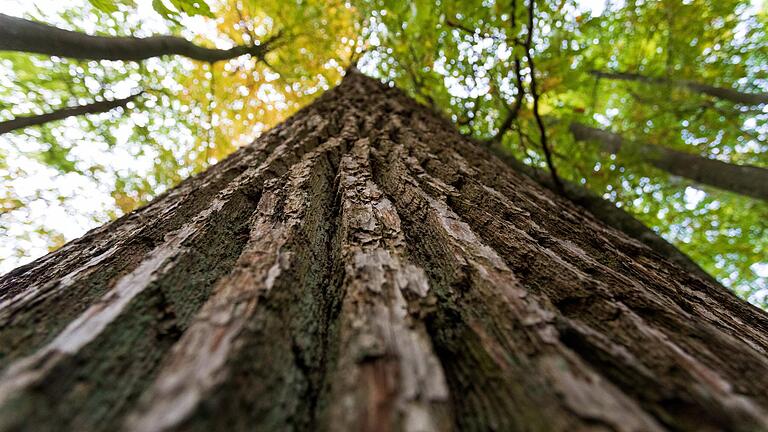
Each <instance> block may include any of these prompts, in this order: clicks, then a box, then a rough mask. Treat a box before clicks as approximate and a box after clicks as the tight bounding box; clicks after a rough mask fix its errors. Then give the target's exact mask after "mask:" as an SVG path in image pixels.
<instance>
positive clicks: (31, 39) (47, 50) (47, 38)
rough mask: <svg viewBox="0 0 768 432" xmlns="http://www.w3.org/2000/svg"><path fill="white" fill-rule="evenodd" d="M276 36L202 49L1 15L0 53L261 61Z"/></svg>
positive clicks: (174, 40)
mask: <svg viewBox="0 0 768 432" xmlns="http://www.w3.org/2000/svg"><path fill="white" fill-rule="evenodd" d="M276 40H277V36H275V37H273V38H270V39H268V40H267V41H266V42H264V43H262V44H260V45H255V46H244V45H243V46H236V47H233V48H230V49H215V48H205V47H201V46H199V45H195V44H193V43H192V42H190V41H188V40H186V39H184V38H180V37H176V36H150V37H146V38H137V37H110V36H92V35H87V34H84V33H78V32H74V31H70V30H64V29H60V28H57V27H53V26H49V25H47V24H42V23H37V22H34V21H29V20H25V19H23V18H16V17H12V16H9V15H5V14H1V13H0V51H3V50H5V51H22V52H29V53H36V54H46V55H52V56H58V57H71V58H77V59H86V60H125V61H138V60H145V59H148V58H152V57H159V56H164V55H181V56H185V57H189V58H191V59H195V60H200V61H205V62H209V63H214V62H217V61H220V60H228V59H233V58H236V57H240V56H242V55H245V54H250V55H252V56H254V57H256V58H257V59H262V58H263V57H264V55H266V53H267V52H269V50H270V48H271V47H270V45H271V44H274V42H275V41H276Z"/></svg>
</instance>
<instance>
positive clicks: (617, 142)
mask: <svg viewBox="0 0 768 432" xmlns="http://www.w3.org/2000/svg"><path fill="white" fill-rule="evenodd" d="M569 128H570V131H571V133H572V134H573V136H574V137H575V138H576V139H577V140H579V141H595V142H597V143H599V144H600V145H601V146H602V148H603V150H604V151H606V152H609V153H614V154H618V153H619V152H620V151H622V150H624V152H625V153H632V154H633V155H634V156H636V157H637V158H638V159H639V160H641V161H643V162H646V163H649V164H651V165H653V166H655V167H656V168H658V169H660V170H663V171H666V172H668V173H670V174H672V175H676V176H680V177H685V178H687V179H689V180H692V181H694V182H696V183H700V184H703V185H707V186H713V187H716V188H718V189H723V190H727V191H731V192H735V193H737V194H741V195H746V196H750V197H753V198H759V199H764V200H768V169H765V168H760V167H756V166H751V165H734V164H729V163H726V162H722V161H719V160H715V159H708V158H704V157H701V156H697V155H694V154H690V153H685V152H681V151H677V150H672V149H670V148H666V147H663V146H659V145H655V144H648V143H641V142H634V141H628V140H625V139H624V138H623V137H622V136H621V135H619V134H616V133H613V132H609V131H606V130H603V129H598V128H593V127H590V126H587V125H584V124H581V123H576V122H574V123H571V124H570V126H569Z"/></svg>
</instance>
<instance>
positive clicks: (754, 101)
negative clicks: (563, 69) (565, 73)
mask: <svg viewBox="0 0 768 432" xmlns="http://www.w3.org/2000/svg"><path fill="white" fill-rule="evenodd" d="M590 74H592V75H594V76H596V77H598V78H607V79H612V80H619V81H636V82H642V83H647V84H667V85H671V86H675V87H683V88H687V89H689V90H692V91H695V92H698V93H703V94H706V95H709V96H713V97H716V98H718V99H724V100H728V101H731V102H735V103H738V104H743V105H759V104H764V103H768V93H744V92H740V91H737V90H733V89H729V88H723V87H716V86H711V85H708V84H702V83H699V82H695V81H688V80H672V79H667V78H656V77H649V76H645V75H640V74H636V73H630V72H611V71H609V72H606V71H598V70H592V71H590Z"/></svg>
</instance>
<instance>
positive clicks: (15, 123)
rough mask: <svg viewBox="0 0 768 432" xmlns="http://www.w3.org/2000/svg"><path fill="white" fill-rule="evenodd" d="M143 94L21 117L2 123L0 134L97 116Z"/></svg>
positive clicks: (124, 104)
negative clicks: (90, 115)
mask: <svg viewBox="0 0 768 432" xmlns="http://www.w3.org/2000/svg"><path fill="white" fill-rule="evenodd" d="M142 93H143V92H139V93H136V94H134V95H131V96H128V97H127V98H123V99H114V100H105V101H100V102H93V103H89V104H85V105H78V106H73V107H67V108H62V109H58V110H56V111H52V112H49V113H45V114H40V115H32V116H19V117H16V118H14V119H13V120H7V121H4V122H0V134H4V133H6V132H10V131H13V130H17V129H22V128H25V127H29V126H38V125H41V124H44V123H48V122H52V121H55V120H62V119H65V118H67V117H73V116H79V115H83V114H97V113H103V112H107V111H111V110H113V109H115V108H117V107H125V106H126V105H128V103H129V102H131V101H132V100H134V99H136V98H137V97H139V95H141V94H142Z"/></svg>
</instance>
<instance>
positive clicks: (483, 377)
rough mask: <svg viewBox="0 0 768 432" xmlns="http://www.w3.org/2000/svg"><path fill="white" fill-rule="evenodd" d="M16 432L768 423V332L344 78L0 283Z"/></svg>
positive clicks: (630, 244) (433, 126)
mask: <svg viewBox="0 0 768 432" xmlns="http://www.w3.org/2000/svg"><path fill="white" fill-rule="evenodd" d="M0 288H1V289H2V291H0V296H1V297H0V302H2V303H0V323H2V324H0V349H2V357H1V359H2V363H3V366H4V369H3V372H2V375H0V430H3V431H9V430H62V429H64V430H121V429H122V430H132V431H159V430H200V431H203V430H205V431H208V430H333V431H336V430H373V431H379V430H381V431H386V430H409V431H429V430H450V429H461V430H542V431H555V430H563V431H566V430H567V431H572V430H617V431H654V430H702V431H716V430H736V431H755V430H766V429H768V414H767V413H766V410H768V394H767V393H766V392H765V389H766V388H768V358H767V357H766V350H767V349H768V333H767V331H768V316H766V314H765V313H764V312H763V311H761V310H758V309H756V308H754V307H752V306H750V305H748V304H747V303H745V302H744V301H742V300H740V299H738V298H736V297H735V296H734V295H733V294H731V293H730V292H728V291H727V290H726V289H725V288H723V287H722V286H719V285H717V284H713V283H711V282H709V281H707V280H704V279H702V278H699V277H697V276H695V275H693V274H690V273H688V272H686V271H685V270H682V269H681V268H679V267H677V266H675V265H672V264H670V263H668V262H666V261H665V260H664V259H662V258H661V257H660V255H658V254H657V253H656V252H654V251H653V250H651V249H650V248H648V247H647V246H645V245H644V244H642V243H640V242H638V241H636V240H633V239H631V238H629V237H627V236H626V235H624V234H622V233H621V232H618V231H616V230H614V229H612V228H609V227H607V226H605V225H603V224H602V223H600V222H598V221H597V220H596V219H594V218H593V217H592V216H591V215H589V214H588V213H586V212H585V211H583V210H582V209H580V208H577V207H575V206H574V205H573V204H571V203H570V202H568V201H565V200H564V199H562V198H560V197H558V196H556V195H555V194H553V193H551V192H550V191H548V190H546V189H544V188H542V187H540V186H539V185H537V184H536V183H535V182H533V181H532V180H530V179H529V178H528V177H526V176H524V175H521V174H518V173H517V172H515V171H513V170H511V169H510V168H509V167H508V166H507V165H505V164H504V163H503V162H501V161H499V160H498V159H496V158H495V157H494V156H492V155H491V154H490V153H488V151H487V150H486V149H484V148H481V147H480V146H477V145H474V144H472V143H470V142H468V141H467V140H465V139H464V138H463V137H461V136H460V135H459V134H458V133H456V132H455V131H454V130H453V128H452V127H451V126H450V124H449V123H447V122H446V121H444V120H442V119H440V118H438V117H436V116H435V115H434V114H433V113H432V112H430V111H429V110H427V109H426V108H423V107H421V106H418V105H416V104H415V103H414V102H413V101H412V100H410V99H408V98H407V97H405V96H404V95H403V94H402V93H400V92H399V91H398V90H396V89H390V88H388V87H386V86H384V85H381V84H379V83H377V82H375V81H373V80H371V79H368V78H365V77H363V76H361V75H359V74H357V73H351V74H349V75H348V76H347V78H345V80H344V81H343V83H342V84H341V85H340V86H339V87H338V88H337V89H335V90H332V91H330V92H328V93H326V94H325V95H324V96H322V97H321V98H320V99H319V100H318V101H316V102H315V103H314V104H312V105H310V106H309V107H307V108H305V109H303V110H302V111H300V112H299V113H298V114H296V115H294V116H293V117H292V118H291V119H290V120H288V121H287V122H285V123H284V124H282V125H280V126H278V127H276V128H274V129H273V130H272V131H270V132H269V133H267V134H266V135H265V136H263V137H262V138H260V139H259V140H257V142H256V143H254V144H253V145H252V146H249V147H246V148H243V149H241V150H240V151H238V152H237V153H235V154H234V155H232V156H231V157H230V158H228V159H226V160H225V161H223V162H221V163H219V164H218V165H216V166H214V167H213V168H211V169H210V170H208V171H207V172H205V173H203V174H201V175H199V176H196V177H193V178H191V179H189V180H187V181H185V182H183V183H182V184H181V185H179V186H178V187H177V188H175V189H173V190H171V191H170V192H168V193H167V194H165V195H163V196H161V197H159V198H157V199H156V200H155V201H154V202H153V203H152V204H150V205H149V206H147V207H145V208H143V209H140V210H138V211H136V212H134V213H131V214H130V215H127V216H125V217H123V218H121V219H118V220H117V221H115V222H113V223H111V224H108V225H105V226H103V227H101V228H98V229H96V230H94V231H92V232H90V233H88V234H87V235H86V236H84V237H83V238H81V239H79V240H76V241H74V242H71V243H69V244H67V245H66V246H64V247H63V248H62V249H60V250H59V251H57V252H55V253H52V254H50V255H48V256H46V257H44V258H41V259H39V260H37V261H35V262H34V263H32V264H29V265H26V266H24V267H21V268H19V269H17V270H14V271H13V272H11V273H9V274H7V275H6V276H4V277H3V278H2V280H0Z"/></svg>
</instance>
